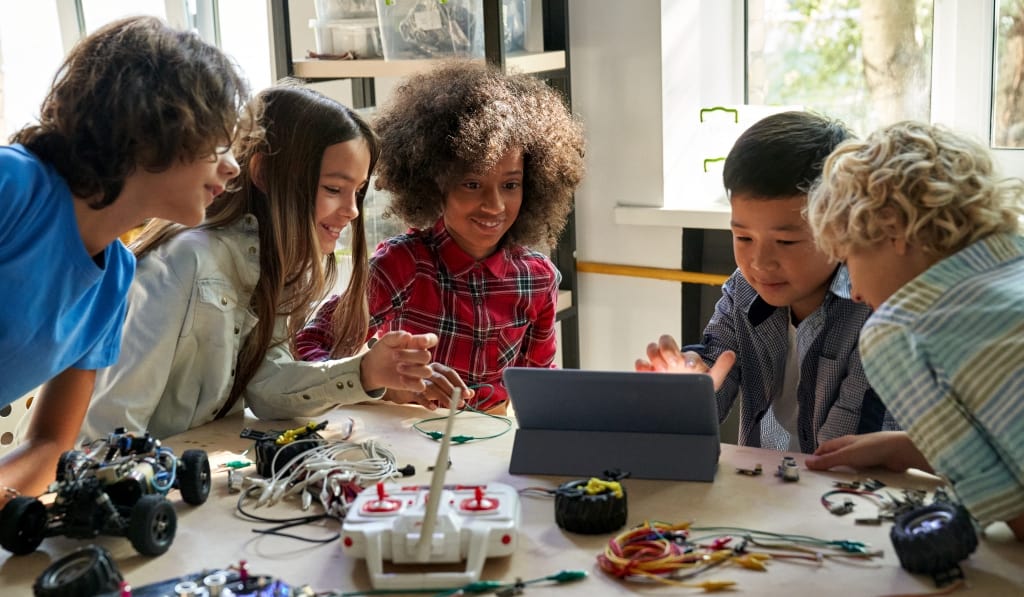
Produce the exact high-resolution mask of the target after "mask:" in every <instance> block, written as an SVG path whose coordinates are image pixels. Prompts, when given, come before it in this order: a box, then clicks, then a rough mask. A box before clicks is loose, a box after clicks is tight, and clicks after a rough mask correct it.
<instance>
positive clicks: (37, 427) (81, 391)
mask: <svg viewBox="0 0 1024 597" xmlns="http://www.w3.org/2000/svg"><path fill="white" fill-rule="evenodd" d="M95 379H96V371H94V370H86V369H74V368H69V369H65V370H64V371H63V372H61V373H60V374H58V375H57V376H56V377H54V378H53V379H51V380H50V381H48V382H47V383H46V384H45V385H44V386H43V388H42V390H41V391H40V392H39V395H38V396H36V399H35V402H34V403H33V404H32V410H31V412H32V419H31V422H30V423H29V426H28V431H27V432H26V434H25V438H24V441H22V443H21V444H19V445H18V447H17V448H15V449H14V450H13V451H11V453H10V454H8V455H7V456H5V457H4V458H2V459H0V485H3V486H7V487H11V488H14V489H16V490H18V491H19V492H21V493H23V494H25V495H38V494H40V493H42V492H43V491H45V490H46V488H47V486H48V485H49V484H50V483H51V482H52V481H53V480H54V479H55V478H56V470H57V460H58V459H59V458H60V455H61V453H63V452H64V451H66V450H70V449H72V448H73V447H74V444H75V439H76V438H77V437H78V430H79V428H80V427H81V425H82V419H83V418H85V411H86V409H87V408H88V407H89V399H90V398H91V397H92V389H93V383H94V382H95ZM5 500H6V496H0V503H2V502H3V501H5Z"/></svg>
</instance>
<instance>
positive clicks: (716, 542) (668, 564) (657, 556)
mask: <svg viewBox="0 0 1024 597" xmlns="http://www.w3.org/2000/svg"><path fill="white" fill-rule="evenodd" d="M697 531H700V532H710V533H713V534H710V535H706V536H703V537H692V536H691V532H697ZM750 546H758V547H767V548H772V549H775V550H778V551H775V552H767V551H765V550H763V549H759V550H758V551H757V552H754V551H749V549H748V548H749V547H750ZM792 551H796V552H798V553H797V554H793V553H790V552H792ZM878 555H881V554H880V552H872V551H868V550H867V546H866V545H864V544H863V543H859V542H856V541H848V540H838V541H830V540H825V539H818V538H815V537H809V536H806V535H783V534H778V533H771V532H767V531H758V530H754V529H745V528H740V527H691V526H690V524H689V523H681V524H675V525H673V524H668V523H663V522H650V521H648V522H644V523H643V524H641V525H639V526H637V527H635V528H633V529H630V530H628V531H625V532H623V533H620V534H619V535H617V536H615V537H613V538H612V539H610V540H609V541H608V544H607V546H606V547H605V550H604V553H602V554H600V555H598V556H597V562H598V566H599V567H600V568H601V569H602V570H603V571H605V572H606V573H608V574H610V575H612V576H615V577H616V578H621V579H623V580H627V581H642V582H657V583H663V584H669V585H673V586H684V587H691V588H699V589H703V590H705V591H719V590H723V589H727V588H730V587H732V586H733V585H734V584H735V583H734V582H733V581H715V580H710V581H704V582H700V583H694V582H685V581H688V580H689V579H691V578H693V577H695V576H697V575H699V574H703V573H705V572H707V571H708V570H711V569H713V568H715V567H718V566H722V565H727V564H731V565H739V566H742V567H744V568H747V569H750V570H759V571H764V570H766V566H765V562H766V561H767V560H770V559H774V558H783V559H785V558H789V559H807V560H816V561H819V562H820V561H822V560H823V559H824V558H827V557H854V558H870V557H875V556H878Z"/></svg>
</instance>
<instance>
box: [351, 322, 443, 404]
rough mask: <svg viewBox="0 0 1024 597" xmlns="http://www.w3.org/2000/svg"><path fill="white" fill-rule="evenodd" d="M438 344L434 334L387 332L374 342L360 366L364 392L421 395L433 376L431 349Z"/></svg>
mask: <svg viewBox="0 0 1024 597" xmlns="http://www.w3.org/2000/svg"><path fill="white" fill-rule="evenodd" d="M436 345H437V336H436V335H435V334H418V335H415V336H414V335H412V334H410V333H409V332H388V333H386V334H384V335H383V336H381V337H380V339H379V340H378V341H377V342H375V343H374V345H373V347H372V348H371V349H370V350H369V352H367V353H366V354H365V355H364V356H363V360H362V362H361V363H360V364H359V375H360V378H361V380H362V382H363V388H365V389H366V390H367V391H372V390H379V389H380V388H393V389H396V390H408V391H412V392H422V391H424V390H425V389H426V383H425V380H427V379H430V378H431V377H433V375H434V369H433V368H431V367H430V359H431V357H430V350H429V349H430V348H433V347H434V346H436Z"/></svg>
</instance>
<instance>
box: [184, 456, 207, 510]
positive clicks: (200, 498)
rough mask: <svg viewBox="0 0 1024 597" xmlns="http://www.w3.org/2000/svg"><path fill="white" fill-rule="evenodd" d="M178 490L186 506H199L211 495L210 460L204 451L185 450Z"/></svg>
mask: <svg viewBox="0 0 1024 597" xmlns="http://www.w3.org/2000/svg"><path fill="white" fill-rule="evenodd" d="M177 477H178V488H179V489H181V499H183V500H185V503H186V504H192V505H193V506H198V505H199V504H202V503H203V502H205V501H206V498H207V497H209V495H210V459H209V458H207V456H206V452H205V451H203V450H185V453H184V454H182V455H181V460H180V461H179V463H178V473H177Z"/></svg>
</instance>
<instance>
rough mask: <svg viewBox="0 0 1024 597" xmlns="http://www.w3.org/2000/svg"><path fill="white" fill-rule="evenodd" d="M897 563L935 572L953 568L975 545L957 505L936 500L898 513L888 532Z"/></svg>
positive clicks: (970, 525)
mask: <svg viewBox="0 0 1024 597" xmlns="http://www.w3.org/2000/svg"><path fill="white" fill-rule="evenodd" d="M889 538H890V539H892V546H893V549H895V550H896V555H897V556H899V558H900V565H901V566H903V568H904V569H905V570H906V571H907V572H912V573H914V574H931V575H933V576H934V575H937V574H942V573H945V572H947V571H949V570H951V569H953V568H956V567H957V564H959V563H960V562H961V561H963V560H964V559H966V558H967V556H969V555H971V554H972V553H974V550H975V549H976V548H977V547H978V535H977V533H975V531H974V524H973V523H972V522H971V517H970V515H969V514H968V513H967V510H966V509H965V508H964V507H963V506H961V505H960V504H952V503H949V502H937V503H933V504H928V505H927V506H922V507H920V508H915V509H914V510H911V511H909V512H904V513H903V514H901V515H900V516H899V517H898V518H897V519H896V521H895V522H894V523H893V525H892V531H890V532H889Z"/></svg>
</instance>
